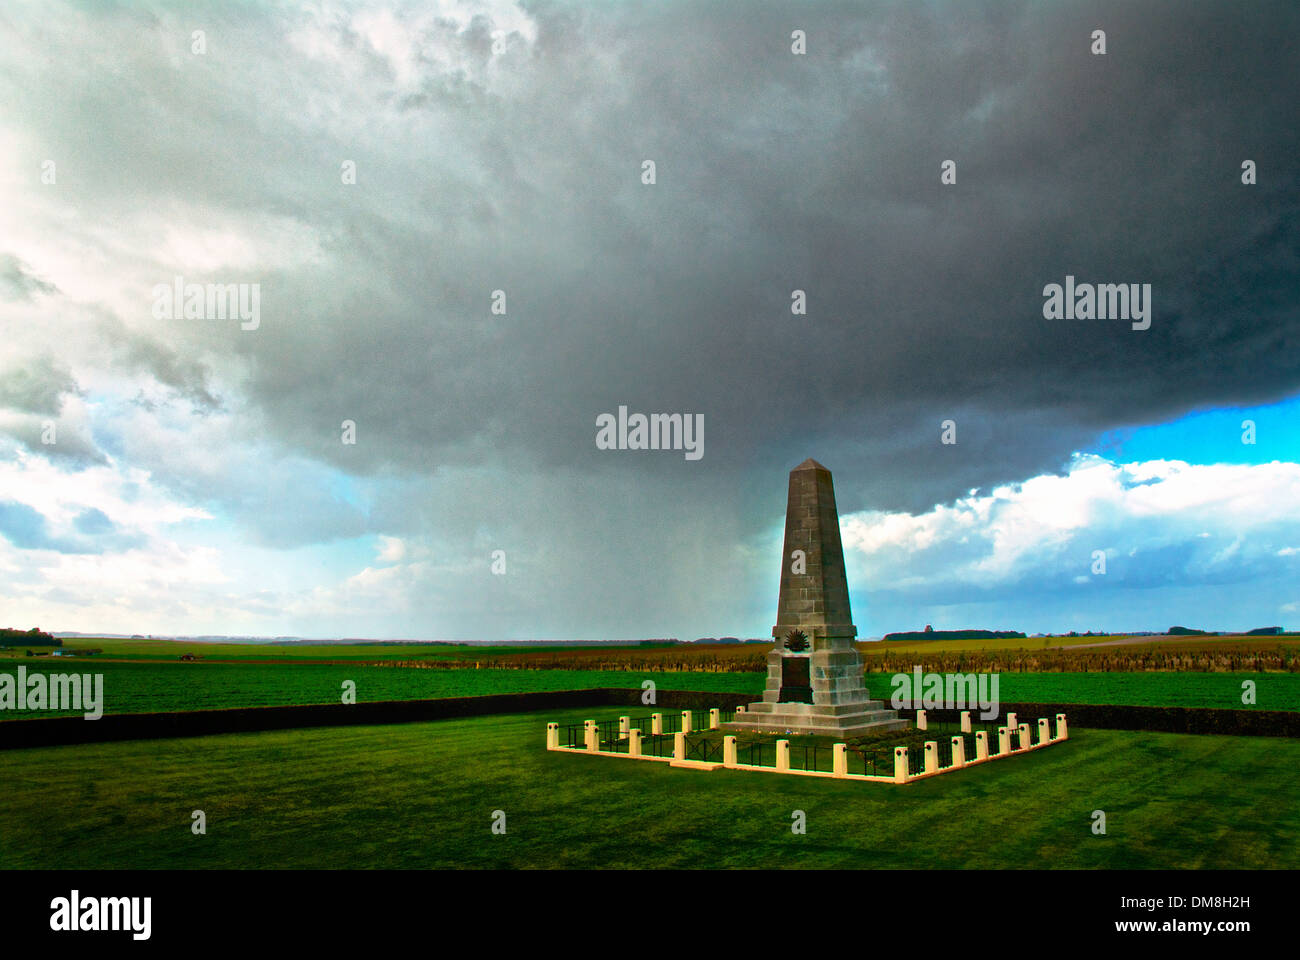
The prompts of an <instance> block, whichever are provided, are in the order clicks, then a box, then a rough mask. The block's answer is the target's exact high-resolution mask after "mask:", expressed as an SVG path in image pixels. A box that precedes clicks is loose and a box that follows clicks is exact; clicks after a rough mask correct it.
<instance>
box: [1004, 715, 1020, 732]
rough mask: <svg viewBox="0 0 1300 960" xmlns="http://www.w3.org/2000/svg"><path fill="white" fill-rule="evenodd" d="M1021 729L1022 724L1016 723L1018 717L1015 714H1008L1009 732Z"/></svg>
mask: <svg viewBox="0 0 1300 960" xmlns="http://www.w3.org/2000/svg"><path fill="white" fill-rule="evenodd" d="M1019 728H1020V724H1018V723H1016V715H1015V714H1014V713H1008V714H1007V729H1008V730H1018V729H1019Z"/></svg>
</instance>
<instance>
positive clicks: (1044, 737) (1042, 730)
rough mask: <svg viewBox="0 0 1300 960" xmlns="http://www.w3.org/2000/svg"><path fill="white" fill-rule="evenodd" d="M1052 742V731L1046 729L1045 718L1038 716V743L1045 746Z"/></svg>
mask: <svg viewBox="0 0 1300 960" xmlns="http://www.w3.org/2000/svg"><path fill="white" fill-rule="evenodd" d="M1051 742H1052V731H1051V730H1049V729H1048V724H1047V718H1046V717H1039V718H1038V745H1039V746H1040V747H1045V746H1047V745H1048V744H1049V743H1051Z"/></svg>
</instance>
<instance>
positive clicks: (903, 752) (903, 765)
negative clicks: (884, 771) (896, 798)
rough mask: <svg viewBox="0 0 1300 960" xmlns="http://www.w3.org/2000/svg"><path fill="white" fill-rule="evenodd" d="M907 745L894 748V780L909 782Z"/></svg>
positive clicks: (896, 781)
mask: <svg viewBox="0 0 1300 960" xmlns="http://www.w3.org/2000/svg"><path fill="white" fill-rule="evenodd" d="M907 780H908V771H907V747H895V748H894V782H895V783H907Z"/></svg>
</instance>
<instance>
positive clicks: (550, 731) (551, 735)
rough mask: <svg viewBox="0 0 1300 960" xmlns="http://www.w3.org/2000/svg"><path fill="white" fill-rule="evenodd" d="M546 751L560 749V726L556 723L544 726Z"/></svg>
mask: <svg viewBox="0 0 1300 960" xmlns="http://www.w3.org/2000/svg"><path fill="white" fill-rule="evenodd" d="M546 749H547V750H558V749H560V725H559V724H558V723H548V724H547V725H546Z"/></svg>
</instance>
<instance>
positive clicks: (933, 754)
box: [925, 740, 939, 773]
mask: <svg viewBox="0 0 1300 960" xmlns="http://www.w3.org/2000/svg"><path fill="white" fill-rule="evenodd" d="M925 772H926V773H938V772H939V741H938V740H927V741H925Z"/></svg>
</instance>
